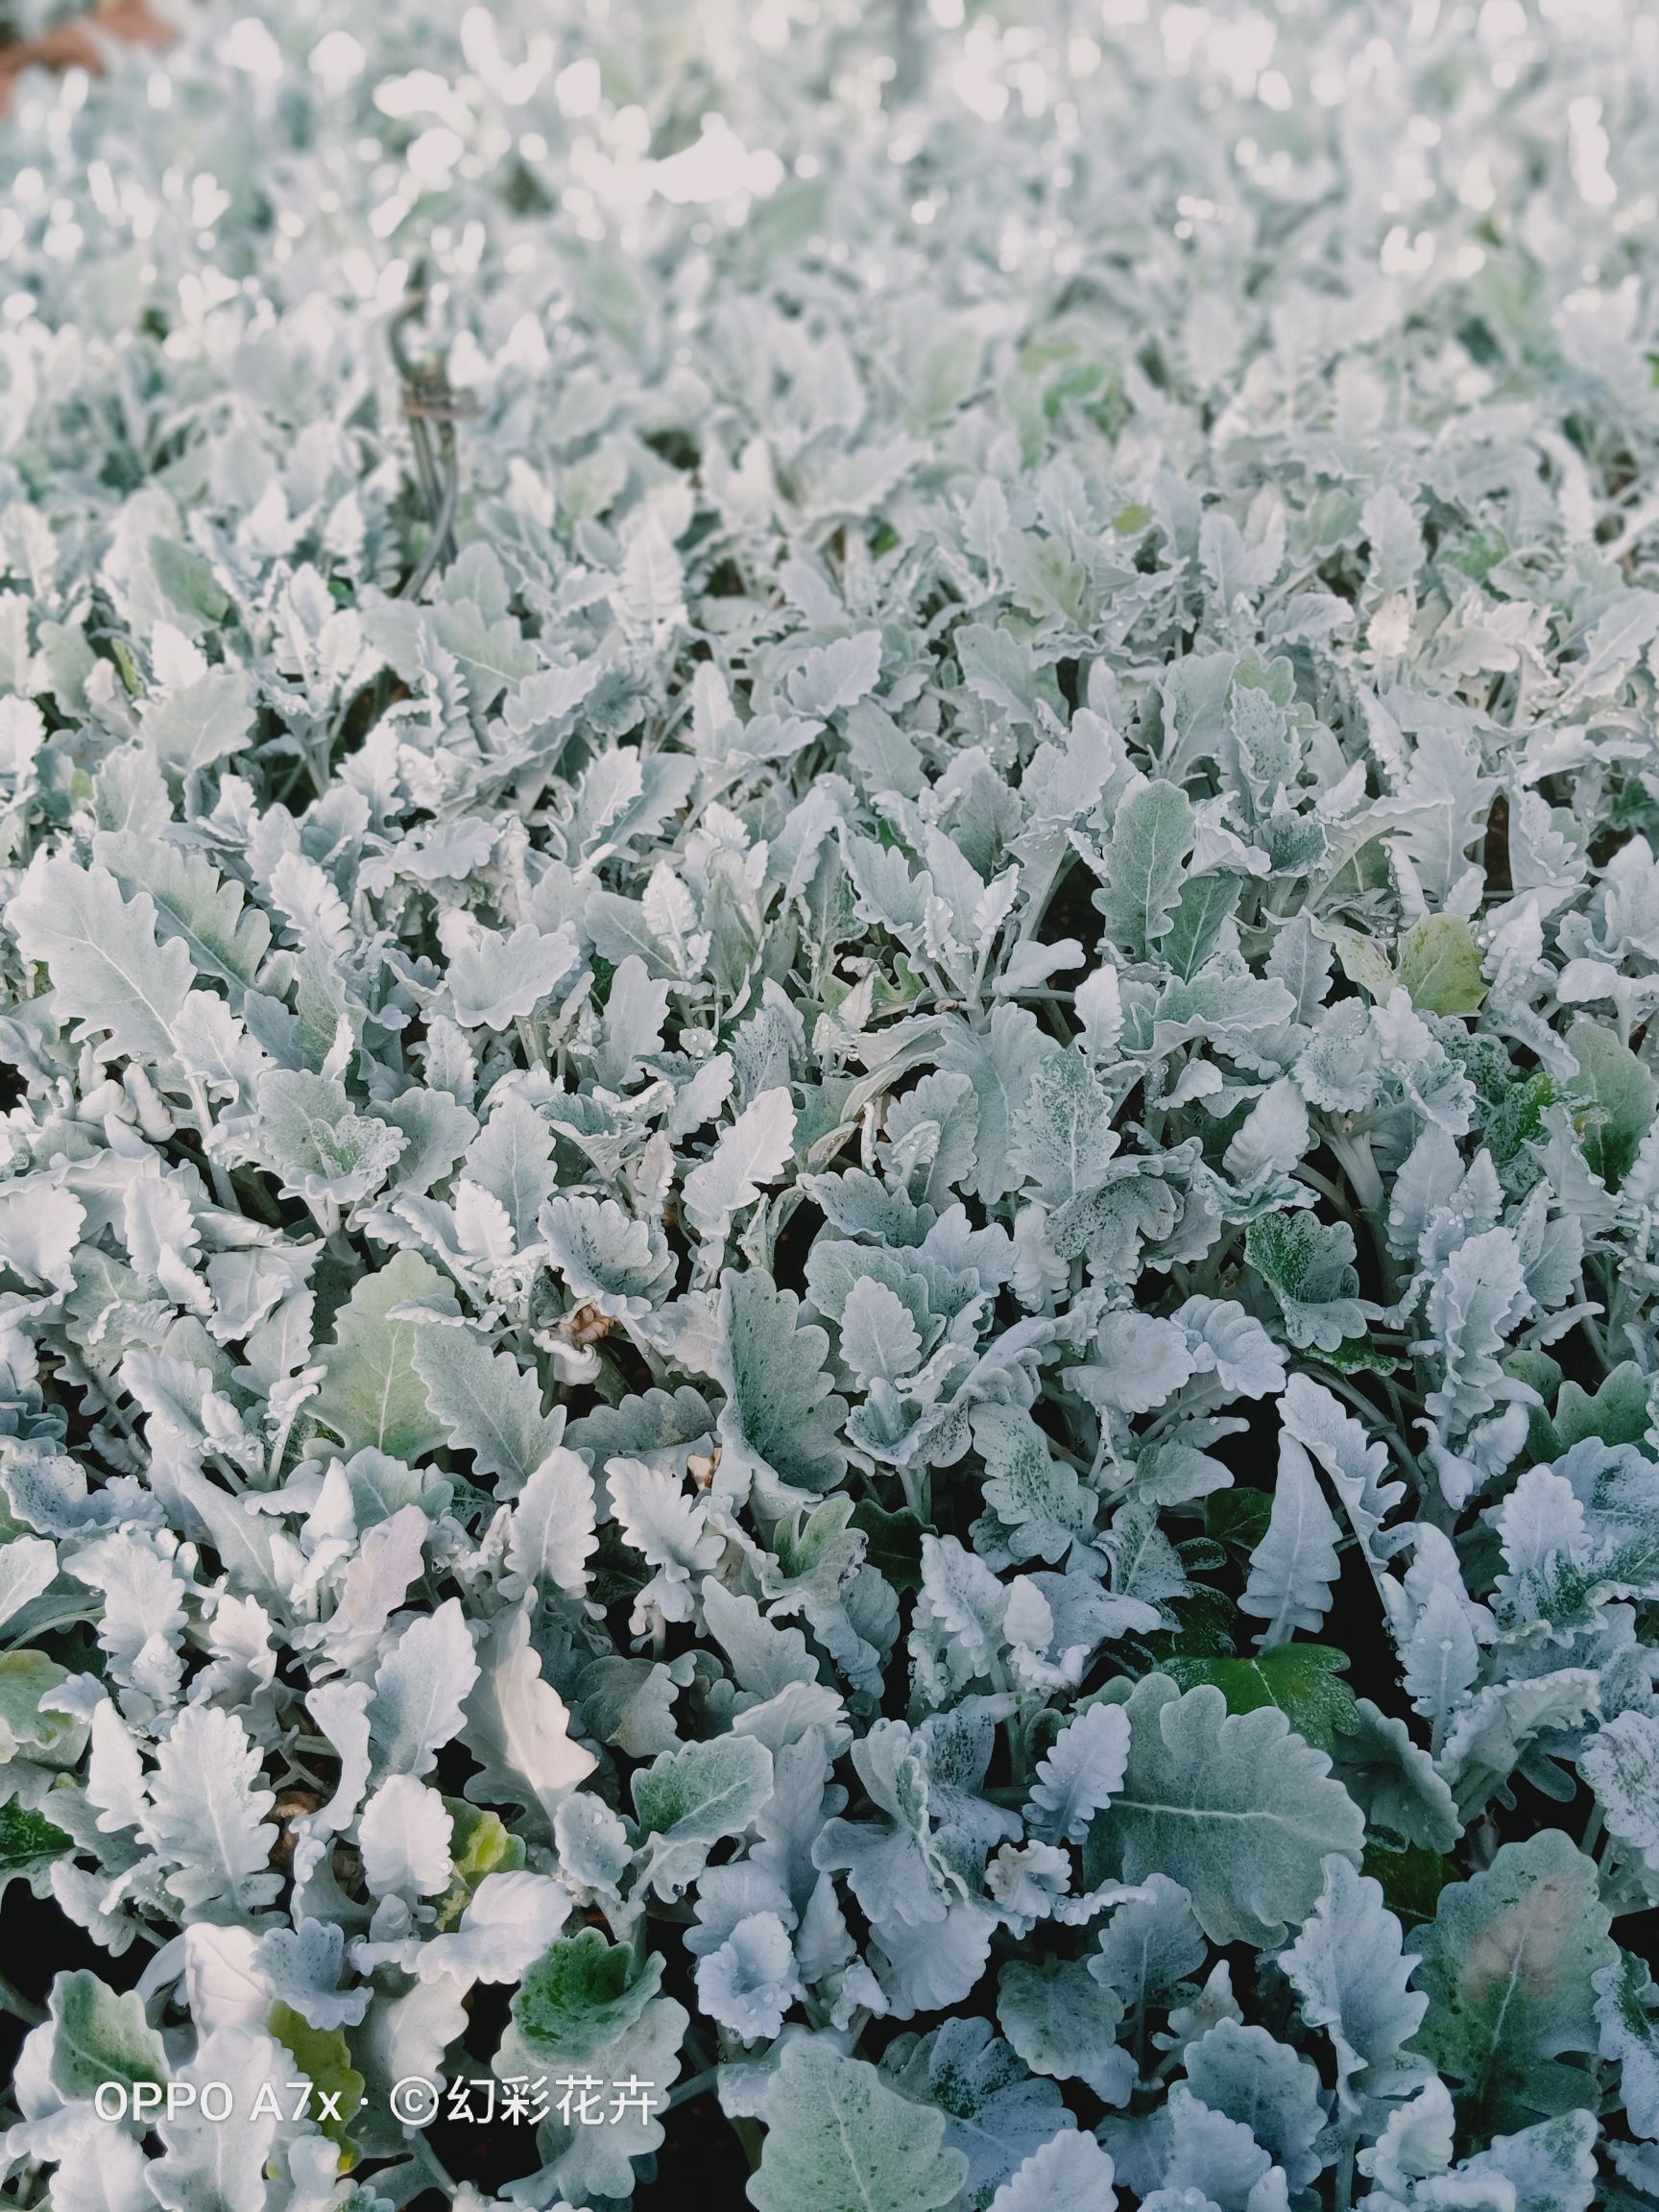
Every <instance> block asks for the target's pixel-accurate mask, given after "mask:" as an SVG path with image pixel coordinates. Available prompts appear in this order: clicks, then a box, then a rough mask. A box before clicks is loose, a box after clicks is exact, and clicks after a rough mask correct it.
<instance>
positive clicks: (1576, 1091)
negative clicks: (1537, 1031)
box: [1566, 1022, 1659, 1190]
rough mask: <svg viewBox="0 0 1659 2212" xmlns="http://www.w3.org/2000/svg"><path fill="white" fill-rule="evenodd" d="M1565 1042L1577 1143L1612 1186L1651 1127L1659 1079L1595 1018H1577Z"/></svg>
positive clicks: (1631, 1162)
mask: <svg viewBox="0 0 1659 2212" xmlns="http://www.w3.org/2000/svg"><path fill="white" fill-rule="evenodd" d="M1567 1044H1568V1047H1569V1049H1570V1050H1571V1051H1572V1053H1573V1055H1574V1057H1575V1059H1576V1061H1577V1063H1578V1072H1577V1074H1576V1075H1575V1076H1574V1077H1573V1079H1572V1081H1571V1082H1570V1083H1569V1084H1568V1085H1567V1091H1566V1096H1567V1100H1568V1103H1569V1104H1570V1105H1571V1107H1572V1109H1573V1120H1574V1125H1575V1127H1576V1129H1577V1131H1578V1142H1579V1143H1580V1144H1581V1145H1582V1146H1583V1148H1584V1157H1585V1159H1586V1160H1587V1161H1588V1162H1589V1163H1590V1166H1591V1167H1592V1168H1593V1169H1594V1170H1595V1172H1596V1173H1597V1174H1598V1175H1599V1176H1600V1178H1601V1180H1602V1182H1603V1183H1605V1184H1607V1185H1608V1187H1609V1188H1610V1189H1612V1190H1617V1189H1618V1188H1619V1185H1620V1184H1621V1183H1622V1182H1623V1180H1624V1178H1625V1176H1626V1175H1627V1174H1628V1173H1629V1172H1630V1169H1631V1167H1632V1166H1634V1164H1635V1160H1636V1154H1637V1152H1638V1151H1639V1150H1640V1148H1641V1144H1642V1140H1643V1138H1644V1137H1646V1136H1647V1132H1648V1130H1649V1129H1650V1128H1651V1127H1652V1125H1653V1110H1654V1106H1655V1104H1656V1103H1659V1083H1655V1082H1654V1080H1653V1077H1652V1075H1651V1073H1650V1072H1649V1071H1648V1070H1647V1067H1646V1066H1645V1065H1644V1063H1643V1062H1642V1061H1640V1060H1638V1059H1637V1057H1636V1055H1635V1053H1634V1052H1632V1051H1631V1050H1630V1048H1629V1046H1626V1045H1622V1044H1620V1042H1619V1040H1618V1038H1617V1037H1615V1036H1614V1035H1613V1033H1612V1031H1611V1030H1608V1029H1603V1028H1601V1027H1599V1025H1598V1024H1597V1023H1596V1022H1574V1024H1573V1026H1572V1028H1571V1029H1570V1030H1569V1031H1568V1033H1567Z"/></svg>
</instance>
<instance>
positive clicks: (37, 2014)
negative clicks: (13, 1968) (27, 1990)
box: [0, 1974, 46, 2028]
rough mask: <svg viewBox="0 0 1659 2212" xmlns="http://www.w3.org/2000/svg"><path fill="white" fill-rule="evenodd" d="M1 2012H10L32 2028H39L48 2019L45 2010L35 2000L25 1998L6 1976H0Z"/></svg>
mask: <svg viewBox="0 0 1659 2212" xmlns="http://www.w3.org/2000/svg"><path fill="white" fill-rule="evenodd" d="M0 2011H6V2012H10V2013H11V2014H12V2017H13V2018H14V2019H17V2020H21V2021H22V2022H23V2023H24V2024H25V2025H26V2026H27V2027H30V2028H38V2027H39V2026H40V2023H41V2022H42V2021H43V2020H44V2019H45V2017H46V2013H45V2009H44V2008H43V2007H41V2006H39V2005H36V2003H35V2001H34V1999H33V1998H30V1997H25V1996H24V1994H23V1992H22V1990H21V1989H19V1988H18V1987H17V1986H16V1984H14V1983H13V1982H11V1981H9V1980H8V1979H7V1977H6V1976H5V1975H4V1974H0Z"/></svg>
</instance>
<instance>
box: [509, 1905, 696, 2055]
mask: <svg viewBox="0 0 1659 2212" xmlns="http://www.w3.org/2000/svg"><path fill="white" fill-rule="evenodd" d="M661 1979H662V1960H661V1958H660V1957H659V1956H658V1955H657V1954H656V1953H655V1952H653V1953H652V1954H650V1956H648V1957H647V1959H646V1960H645V1962H644V1964H643V1966H641V1967H639V1968H638V1969H637V1970H636V1967H635V1962H634V1954H633V1952H632V1950H631V1949H630V1948H629V1946H628V1945H627V1944H626V1943H613V1942H611V1941H610V1940H609V1938H608V1937H607V1936H605V1934H604V1933H603V1931H602V1930H600V1929H598V1928H584V1929H583V1930H582V1931H581V1933H580V1935H576V1936H563V1937H561V1938H560V1940H559V1941H558V1942H556V1943H553V1944H552V1945H550V1946H549V1948H548V1949H547V1951H546V1952H545V1953H544V1954H543V1956H542V1957H541V1959H540V1960H538V1961H537V1963H536V1964H535V1965H534V1966H532V1967H531V1969H530V1971H529V1973H528V1974H526V1975H525V1977H524V1981H523V1984H522V1985H521V1986H520V1988H519V1990H518V1994H517V1996H516V1997H515V1998H514V2000H513V2017H514V2019H515V2020H516V2021H517V2023H518V2027H519V2030H520V2032H522V2033H523V2034H524V2035H525V2036H526V2037H527V2038H528V2040H529V2041H530V2042H531V2043H533V2044H534V2045H535V2046H536V2049H537V2051H538V2053H541V2052H545V2053H546V2054H547V2056H549V2057H551V2058H559V2059H564V2060H567V2061H569V2062H570V2063H572V2064H575V2065H586V2063H587V2062H588V2060H589V2058H591V2057H592V2056H594V2054H595V2053H596V2052H598V2051H602V2050H603V2049H604V2047H605V2045H606V2044H607V2043H613V2042H614V2041H615V2040H616V2038H617V2036H618V2035H621V2034H623V2033H625V2032H626V2031H627V2030H628V2029H630V2028H632V2027H633V2026H634V2024H635V2022H636V2021H637V2020H638V2019H639V2017H640V2016H641V2014H642V2013H643V2012H644V2010H645V2008H646V2006H647V2005H649V2003H650V2002H651V2000H652V1998H653V1997H655V1996H656V1994H657V1988H658V1984H660V1983H661Z"/></svg>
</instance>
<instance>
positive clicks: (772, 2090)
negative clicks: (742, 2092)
mask: <svg viewBox="0 0 1659 2212" xmlns="http://www.w3.org/2000/svg"><path fill="white" fill-rule="evenodd" d="M765 2119H766V2144H765V2148H764V2150H763V2151H762V2152H761V2156H760V2170H759V2172H758V2173H757V2174H756V2175H754V2176H752V2177H751V2179H750V2182H749V2188H748V2198H749V2201H750V2203H751V2204H753V2205H754V2206H755V2207H756V2212H937V2208H938V2207H939V2206H941V2205H945V2204H949V2203H950V2201H951V2200H952V2199H953V2198H954V2197H955V2196H956V2195H957V2192H958V2191H959V2190H960V2189H961V2187H962V2184H963V2181H964V2180H965V2179H966V2177H967V2173H968V2161H967V2159H966V2158H965V2157H964V2156H963V2154H962V2152H960V2151H949V2150H946V2149H945V2148H944V2138H945V2115H944V2114H943V2113H942V2112H940V2111H938V2110H936V2109H934V2108H933V2107H931V2106H928V2105H924V2104H911V2103H910V2101H909V2099H908V2098H905V2097H900V2096H898V2095H896V2094H895V2093H894V2091H893V2090H891V2089H889V2088H888V2086H887V2084H886V2083H885V2082H884V2081H883V2080H882V2079H881V2077H880V2075H879V2074H878V2072H877V2071H876V2069H875V2067H874V2066H867V2065H866V2064H865V2063H864V2061H863V2060H862V2059H859V2058H843V2057H842V2056H841V2055H840V2054H839V2052H836V2051H834V2050H831V2049H830V2048H829V2046H827V2045H825V2044H822V2043H816V2042H809V2041H806V2040H804V2039H803V2040H798V2041H796V2042H793V2043H790V2044H788V2045H787V2046H786V2047H785V2049H784V2052H783V2056H782V2057H781V2059H780V2061H779V2064H778V2070H777V2072H776V2074H774V2076H773V2078H772V2082H771V2086H770V2087H769V2089H768V2091H767V2095H766V2105H765Z"/></svg>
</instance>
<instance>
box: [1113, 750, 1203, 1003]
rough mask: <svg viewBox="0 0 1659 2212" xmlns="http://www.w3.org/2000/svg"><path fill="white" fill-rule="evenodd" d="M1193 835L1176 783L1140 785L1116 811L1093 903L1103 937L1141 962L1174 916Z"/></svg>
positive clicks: (1185, 801)
mask: <svg viewBox="0 0 1659 2212" xmlns="http://www.w3.org/2000/svg"><path fill="white" fill-rule="evenodd" d="M1193 836H1194V830H1193V821H1192V802H1191V801H1190V799H1189V798H1188V796H1187V794H1186V792H1185V791H1183V790H1182V789H1181V787H1180V786H1179V784H1176V783H1163V782H1157V783H1142V785H1141V787H1140V788H1139V790H1136V791H1132V792H1131V793H1130V794H1129V797H1128V798H1127V799H1125V800H1124V802H1123V804H1122V805H1120V806H1119V807H1118V813H1117V817H1116V819H1115V821H1114V823H1113V826H1112V842H1111V844H1110V845H1109V846H1108V847H1107V849H1106V854H1105V867H1106V881H1105V883H1104V884H1103V885H1102V886H1101V888H1100V889H1099V890H1098V891H1096V892H1095V894H1094V903H1095V905H1096V906H1097V907H1098V908H1099V909H1100V911H1101V913H1102V914H1103V915H1104V916H1105V917H1106V934H1107V936H1108V937H1110V938H1111V940H1112V941H1113V943H1114V944H1115V945H1120V946H1121V947H1122V948H1123V950H1125V951H1126V952H1128V953H1129V954H1130V955H1131V956H1132V957H1133V958H1135V959H1137V960H1142V959H1144V958H1145V957H1146V954H1147V952H1148V951H1149V950H1150V949H1151V947H1152V946H1153V945H1154V944H1155V943H1156V942H1157V940H1158V939H1159V938H1160V937H1163V936H1165V935H1166V933H1167V931H1168V929H1169V926H1170V924H1171V922H1172V920H1173V918H1174V912H1175V903H1176V901H1177V900H1178V898H1179V897H1180V895H1181V884H1182V878H1183V877H1184V875H1185V874H1186V867H1187V855H1188V854H1189V853H1190V852H1191V850H1192V840H1193Z"/></svg>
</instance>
